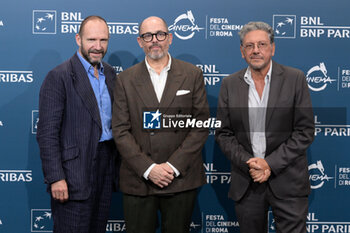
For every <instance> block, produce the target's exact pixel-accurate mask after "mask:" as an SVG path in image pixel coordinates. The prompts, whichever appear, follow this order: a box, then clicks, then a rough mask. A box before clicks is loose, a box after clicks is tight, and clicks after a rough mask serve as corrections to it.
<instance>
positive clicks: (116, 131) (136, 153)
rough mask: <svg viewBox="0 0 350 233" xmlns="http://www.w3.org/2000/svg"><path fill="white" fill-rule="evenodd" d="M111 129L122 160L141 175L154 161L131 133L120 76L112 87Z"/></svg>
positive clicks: (127, 108)
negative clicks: (143, 150)
mask: <svg viewBox="0 0 350 233" xmlns="http://www.w3.org/2000/svg"><path fill="white" fill-rule="evenodd" d="M112 131H113V137H114V140H115V143H116V145H117V148H118V151H119V152H120V154H121V156H122V157H123V160H124V161H126V163H127V164H128V166H130V167H131V168H132V169H133V170H134V171H135V172H136V173H137V174H138V176H140V177H142V176H143V174H144V172H145V171H146V170H147V168H149V166H151V165H152V164H153V163H154V162H153V161H152V159H151V158H150V157H149V156H147V155H146V154H145V153H144V152H142V150H141V147H140V146H139V145H138V143H137V142H136V140H135V138H134V136H133V135H132V134H131V122H130V112H129V107H128V102H127V97H126V93H125V88H124V85H123V82H122V79H121V78H120V77H117V80H116V82H115V88H114V103H113V114H112Z"/></svg>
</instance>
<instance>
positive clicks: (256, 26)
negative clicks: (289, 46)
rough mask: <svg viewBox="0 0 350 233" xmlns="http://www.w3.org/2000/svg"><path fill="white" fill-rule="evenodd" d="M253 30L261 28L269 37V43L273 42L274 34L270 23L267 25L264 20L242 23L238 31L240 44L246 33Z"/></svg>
mask: <svg viewBox="0 0 350 233" xmlns="http://www.w3.org/2000/svg"><path fill="white" fill-rule="evenodd" d="M255 30H262V31H265V32H267V34H268V35H269V38H270V43H271V44H272V43H273V42H274V38H275V34H274V32H273V29H272V27H271V26H270V25H268V24H267V23H265V22H249V23H247V24H246V25H244V26H243V27H242V29H241V30H240V31H239V32H238V35H239V39H240V42H241V45H242V44H243V39H244V37H245V36H246V35H247V33H248V32H251V31H255Z"/></svg>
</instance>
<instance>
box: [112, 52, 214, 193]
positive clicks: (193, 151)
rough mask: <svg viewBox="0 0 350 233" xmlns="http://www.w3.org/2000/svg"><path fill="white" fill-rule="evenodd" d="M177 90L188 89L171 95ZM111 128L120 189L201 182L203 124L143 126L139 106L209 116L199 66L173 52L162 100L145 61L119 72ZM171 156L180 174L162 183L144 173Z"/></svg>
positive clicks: (174, 188)
mask: <svg viewBox="0 0 350 233" xmlns="http://www.w3.org/2000/svg"><path fill="white" fill-rule="evenodd" d="M178 90H190V92H189V93H188V94H186V95H176V93H177V91H178ZM114 99H115V102H114V106H113V117H112V129H113V136H114V139H115V142H116V144H117V147H118V150H119V153H120V154H121V158H122V162H121V168H120V189H121V190H122V191H123V192H124V193H127V194H132V195H139V196H145V195H151V194H165V193H176V192H181V191H184V190H190V189H194V188H197V187H199V186H201V185H203V184H205V173H204V168H203V161H202V153H201V151H202V147H203V145H204V143H205V141H206V138H207V136H208V130H207V129H197V130H196V129H192V130H187V131H186V130H176V129H164V128H163V129H154V130H149V129H147V130H146V129H143V111H146V110H154V111H155V110H156V109H158V108H159V109H160V112H161V113H162V114H163V115H164V114H176V113H181V114H191V115H192V117H194V118H197V119H205V118H208V117H209V109H208V102H207V97H206V91H205V88H204V80H203V75H202V72H201V70H200V69H198V68H197V67H195V66H193V65H192V64H189V63H187V62H183V61H180V60H177V59H174V58H172V64H171V68H170V70H169V72H168V77H167V81H166V85H165V89H164V92H163V96H162V99H161V102H160V103H159V102H158V99H157V97H156V94H155V91H154V88H153V85H152V82H151V79H150V76H149V73H148V71H147V67H146V64H145V61H143V62H141V63H139V64H136V65H135V66H133V67H131V68H129V69H127V70H125V71H124V72H122V73H120V74H119V77H118V79H117V81H116V86H115V92H114ZM167 161H168V162H170V163H171V164H172V165H173V166H174V167H175V168H177V169H178V170H179V171H180V173H181V175H180V176H179V177H176V178H175V179H174V181H173V182H172V183H171V184H170V185H169V186H168V187H165V188H163V189H161V188H159V187H158V186H156V185H154V184H153V183H152V182H151V181H149V180H148V181H147V180H145V179H144V178H143V174H144V172H145V171H146V170H147V168H148V167H149V166H150V165H151V164H152V163H158V164H159V163H164V162H167Z"/></svg>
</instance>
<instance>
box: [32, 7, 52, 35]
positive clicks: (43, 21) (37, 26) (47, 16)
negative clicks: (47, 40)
mask: <svg viewBox="0 0 350 233" xmlns="http://www.w3.org/2000/svg"><path fill="white" fill-rule="evenodd" d="M56 27H57V13H56V11H53V10H33V34H56Z"/></svg>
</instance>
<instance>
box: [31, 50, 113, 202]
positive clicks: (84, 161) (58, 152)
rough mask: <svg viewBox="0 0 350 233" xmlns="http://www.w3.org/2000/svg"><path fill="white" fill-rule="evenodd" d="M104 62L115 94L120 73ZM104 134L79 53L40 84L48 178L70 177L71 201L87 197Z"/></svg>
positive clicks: (42, 152)
mask: <svg viewBox="0 0 350 233" xmlns="http://www.w3.org/2000/svg"><path fill="white" fill-rule="evenodd" d="M103 66H104V74H105V76H106V85H107V87H108V91H109V94H110V96H111V98H113V89H112V88H114V80H115V77H116V74H115V71H114V69H113V68H112V67H111V66H109V65H108V64H106V63H103ZM111 100H113V99H111ZM101 133H102V129H101V119H100V114H99V109H98V105H97V102H96V97H95V94H94V92H93V89H92V87H91V84H90V81H89V78H88V76H87V74H86V71H85V69H84V67H83V65H82V64H81V62H80V60H79V58H78V56H77V54H75V55H74V56H73V57H71V58H70V59H69V60H67V61H65V62H64V63H62V64H61V65H59V66H57V67H56V68H54V69H53V70H51V71H50V72H49V73H48V74H47V76H46V78H45V80H44V82H43V84H42V86H41V89H40V97H39V123H38V130H37V140H38V143H39V147H40V156H41V160H42V168H43V171H44V178H45V182H46V183H47V184H51V183H53V182H56V181H59V180H62V179H65V180H66V181H67V184H68V191H69V198H70V200H84V199H87V198H88V197H89V195H90V191H91V182H92V177H91V174H92V166H93V161H95V159H96V158H95V156H96V149H97V144H98V142H99V139H100V137H101Z"/></svg>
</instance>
